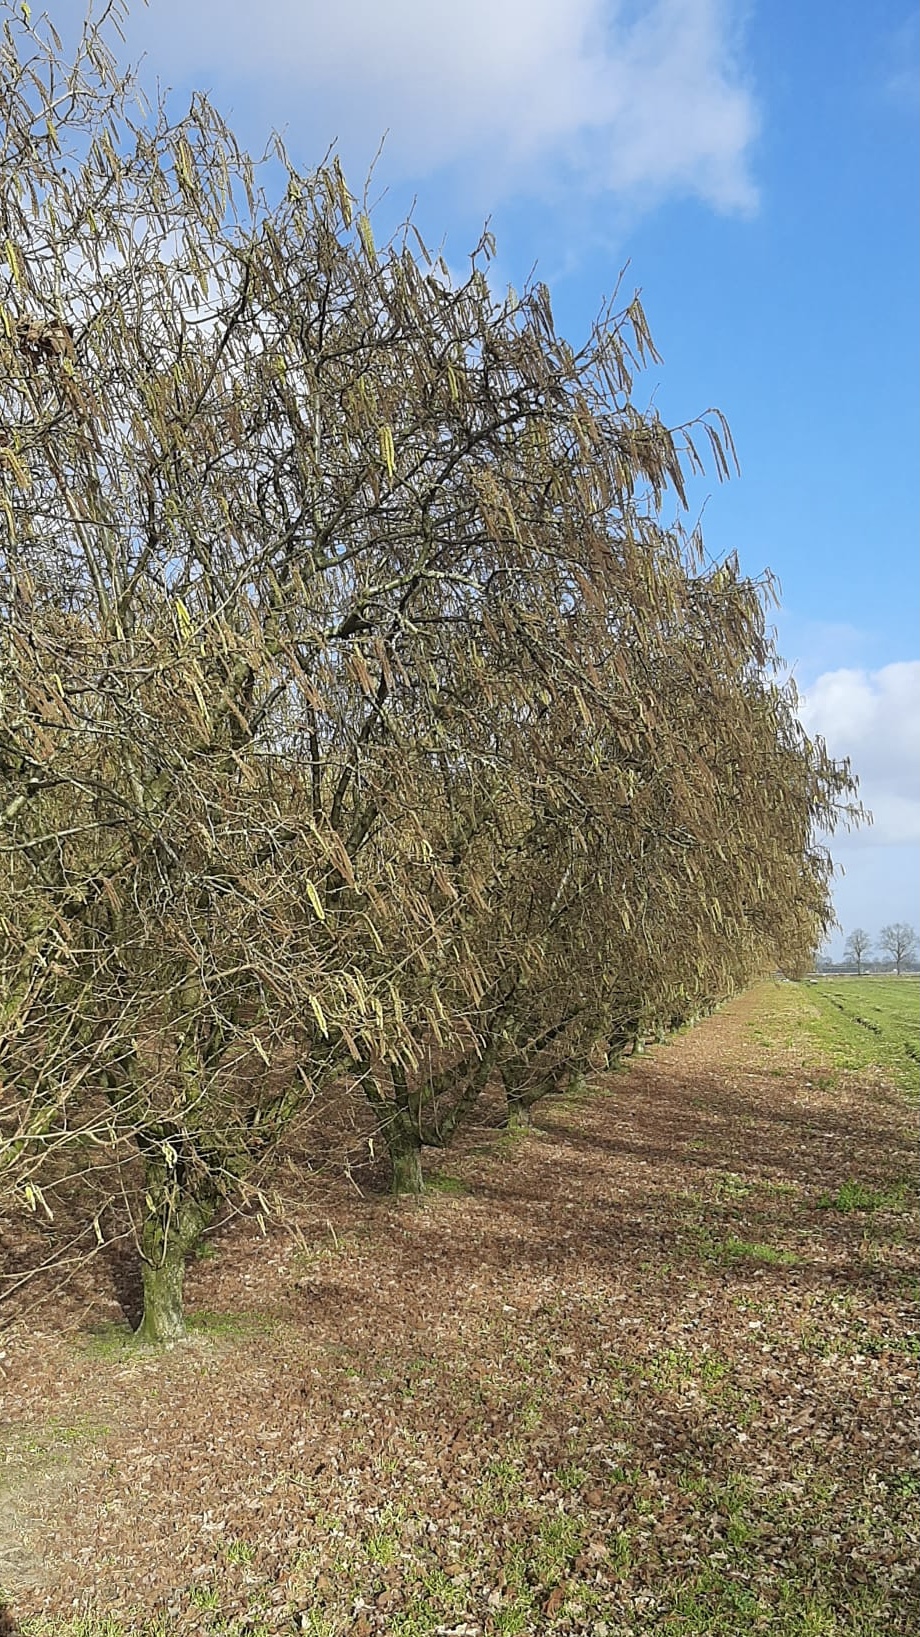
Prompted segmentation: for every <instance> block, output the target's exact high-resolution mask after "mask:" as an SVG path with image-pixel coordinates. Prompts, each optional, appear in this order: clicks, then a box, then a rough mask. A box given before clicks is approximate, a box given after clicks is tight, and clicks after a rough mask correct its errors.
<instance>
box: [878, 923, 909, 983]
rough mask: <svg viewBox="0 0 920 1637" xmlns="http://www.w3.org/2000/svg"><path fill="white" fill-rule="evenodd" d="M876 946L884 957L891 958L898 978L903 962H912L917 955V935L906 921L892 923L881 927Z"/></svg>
mask: <svg viewBox="0 0 920 1637" xmlns="http://www.w3.org/2000/svg"><path fill="white" fill-rule="evenodd" d="M878 945H879V949H883V950H884V951H885V954H886V955H890V956H891V959H892V960H893V961H894V964H895V970H896V971H897V974H898V977H900V976H901V967H902V966H903V965H904V963H905V961H912V960H913V959H914V956H915V955H916V953H917V934H916V932H915V931H914V929H913V927H912V926H908V925H907V922H906V921H892V923H891V925H890V926H883V927H882V930H881V932H880V933H879V935H878Z"/></svg>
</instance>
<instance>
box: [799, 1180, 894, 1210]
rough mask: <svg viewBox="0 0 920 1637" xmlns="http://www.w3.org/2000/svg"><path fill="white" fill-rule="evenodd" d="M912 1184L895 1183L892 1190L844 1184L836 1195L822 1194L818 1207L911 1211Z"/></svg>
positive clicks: (852, 1182) (853, 1182)
mask: <svg viewBox="0 0 920 1637" xmlns="http://www.w3.org/2000/svg"><path fill="white" fill-rule="evenodd" d="M909 1191H910V1184H909V1183H907V1182H898V1183H893V1184H892V1186H891V1187H890V1188H870V1187H869V1186H868V1185H867V1184H866V1183H863V1182H855V1181H849V1182H842V1183H841V1184H840V1187H839V1188H838V1189H837V1192H836V1193H835V1194H821V1196H820V1198H819V1199H818V1205H819V1207H820V1208H821V1209H822V1210H825V1211H829V1210H831V1211H905V1210H907V1209H909V1198H908V1195H909Z"/></svg>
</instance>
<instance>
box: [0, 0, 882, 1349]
mask: <svg viewBox="0 0 920 1637" xmlns="http://www.w3.org/2000/svg"><path fill="white" fill-rule="evenodd" d="M6 10H7V12H8V14H9V22H8V30H7V48H6V50H5V54H4V57H3V62H2V68H0V73H2V78H0V97H2V112H3V130H4V133H5V135H4V142H5V148H4V151H3V165H2V168H0V215H2V224H0V225H2V229H3V233H4V235H5V240H6V244H7V256H6V261H5V263H4V266H3V271H2V273H0V304H2V312H0V429H2V430H0V439H2V442H0V467H2V472H0V507H2V510H3V519H2V520H0V527H2V528H3V530H4V531H5V533H4V537H3V541H2V558H0V690H2V729H0V859H2V873H0V979H2V994H3V1000H2V1003H0V1070H2V1074H3V1077H4V1089H5V1091H6V1092H7V1093H8V1095H7V1099H6V1102H5V1107H4V1112H3V1115H2V1119H0V1180H3V1178H4V1177H5V1178H6V1182H7V1185H8V1186H9V1187H10V1188H12V1189H13V1190H14V1191H16V1193H17V1196H18V1197H19V1198H20V1199H21V1200H22V1201H23V1202H24V1203H25V1204H26V1205H28V1206H31V1207H32V1208H34V1209H36V1210H42V1209H46V1210H48V1211H49V1212H50V1211H51V1209H52V1205H53V1201H54V1197H55V1194H56V1193H57V1192H62V1191H66V1190H67V1188H68V1187H70V1188H72V1189H74V1190H75V1189H76V1186H77V1179H78V1178H85V1173H86V1172H87V1166H86V1163H85V1161H86V1155H87V1154H89V1155H91V1156H95V1157H96V1163H95V1164H94V1165H92V1166H91V1167H90V1168H89V1169H90V1173H91V1175H90V1178H89V1182H87V1181H86V1180H84V1182H81V1183H80V1187H81V1189H83V1190H84V1192H85V1190H86V1188H87V1187H89V1183H91V1189H90V1194H91V1198H90V1200H89V1204H88V1205H86V1206H85V1207H84V1223H85V1236H86V1238H87V1240H88V1241H93V1240H94V1239H95V1238H97V1237H98V1236H100V1235H101V1234H103V1233H104V1223H105V1221H106V1220H107V1218H106V1212H107V1210H109V1208H110V1207H111V1208H113V1209H114V1206H112V1202H113V1201H115V1200H123V1201H124V1202H125V1203H126V1208H127V1209H128V1210H129V1212H130V1217H131V1223H132V1227H133V1231H134V1234H135V1238H136V1243H137V1248H138V1255H139V1260H140V1266H141V1271H142V1278H143V1284H144V1295H145V1311H144V1319H143V1330H144V1334H145V1335H147V1336H148V1337H150V1338H151V1339H164V1338H169V1337H171V1336H176V1335H179V1334H181V1332H182V1328H183V1314H182V1280H183V1272H184V1267H185V1261H186V1257H187V1256H188V1254H189V1252H190V1251H191V1249H192V1248H193V1246H194V1244H195V1241H196V1239H197V1237H198V1236H199V1235H200V1234H201V1232H202V1231H203V1230H204V1228H205V1227H206V1225H207V1224H208V1222H209V1221H210V1220H212V1219H213V1217H214V1215H215V1213H216V1212H217V1211H218V1210H220V1209H222V1208H224V1206H226V1205H227V1204H234V1203H235V1204H236V1205H248V1206H252V1207H253V1208H258V1210H259V1211H260V1212H263V1213H264V1211H266V1210H268V1209H269V1208H270V1206H271V1198H270V1193H271V1165H272V1156H273V1154H274V1152H275V1150H276V1146H277V1144H278V1142H279V1141H281V1140H282V1138H283V1137H284V1135H285V1134H286V1133H287V1132H288V1131H289V1130H290V1128H291V1126H292V1124H293V1123H295V1122H296V1121H298V1120H300V1119H305V1118H308V1117H309V1116H310V1110H311V1108H312V1107H313V1105H314V1101H315V1099H316V1094H317V1091H318V1090H319V1089H320V1088H323V1087H324V1088H326V1089H330V1088H333V1089H334V1088H338V1090H339V1091H341V1092H342V1093H343V1094H344V1091H343V1088H344V1087H345V1086H346V1085H347V1084H349V1083H350V1084H354V1085H357V1086H359V1087H360V1088H361V1089H362V1091H363V1092H364V1094H365V1095H366V1096H367V1097H368V1099H369V1101H370V1103H371V1106H372V1107H373V1109H374V1111H375V1114H376V1117H377V1119H378V1121H379V1124H380V1130H381V1133H382V1136H383V1139H384V1141H385V1143H386V1145H387V1148H388V1151H389V1154H390V1159H391V1164H392V1171H393V1180H394V1186H395V1188H396V1189H397V1191H403V1192H410V1193H413V1192H418V1191H419V1190H420V1188H421V1186H422V1180H423V1179H422V1166H421V1153H422V1149H423V1146H424V1144H425V1143H427V1142H432V1143H443V1142H446V1141H447V1140H449V1138H450V1136H451V1134H452V1132H453V1131H454V1129H455V1128H456V1126H457V1124H458V1122H459V1121H460V1120H461V1119H462V1118H463V1117H464V1114H465V1112H466V1111H467V1110H468V1109H469V1107H470V1106H471V1105H472V1103H473V1102H474V1101H475V1099H476V1097H477V1096H479V1095H480V1093H481V1092H482V1090H483V1088H484V1086H485V1085H486V1083H487V1082H488V1080H489V1079H490V1077H494V1076H496V1075H498V1076H500V1077H501V1078H502V1079H503V1081H504V1084H505V1087H506V1090H507V1093H508V1098H509V1107H510V1108H511V1110H512V1112H514V1113H516V1114H518V1115H520V1114H522V1113H523V1112H525V1111H526V1110H527V1108H529V1106H530V1104H531V1103H532V1102H533V1101H534V1100H536V1098H537V1097H539V1096H541V1095H545V1094H546V1092H547V1091H549V1090H553V1089H556V1088H557V1087H558V1086H559V1085H560V1084H564V1083H565V1082H566V1079H567V1077H569V1076H570V1075H572V1074H573V1073H578V1072H580V1070H581V1069H582V1067H583V1065H584V1064H585V1062H586V1061H587V1060H588V1058H589V1056H590V1054H591V1052H592V1051H593V1050H594V1049H596V1048H597V1047H599V1046H601V1047H604V1048H609V1049H611V1050H614V1051H615V1050H619V1049H621V1048H622V1045H623V1043H625V1042H628V1041H629V1040H630V1039H634V1038H635V1036H636V1035H637V1034H638V1033H639V1032H641V1031H642V1030H643V1029H644V1028H647V1027H652V1028H655V1027H669V1026H671V1024H672V1023H673V1022H674V1020H675V1019H680V1018H682V1017H686V1016H688V1015H690V1014H691V1013H692V1012H693V1011H695V1010H697V1009H699V1008H700V1007H701V1006H705V1005H707V1004H711V1003H712V1002H713V1001H714V1000H715V999H717V998H718V997H719V996H721V995H723V994H725V993H728V992H730V991H731V990H732V989H733V988H734V987H737V986H738V985H740V984H743V983H745V982H747V981H749V980H750V978H751V977H752V976H753V975H755V974H756V973H758V972H759V971H761V970H763V969H765V968H766V967H769V966H770V965H774V966H775V965H776V964H788V965H790V966H794V965H795V963H796V962H800V961H801V960H802V959H803V958H804V952H806V951H808V950H810V949H811V948H812V947H813V945H814V943H815V941H816V938H817V936H819V935H820V933H821V931H822V930H823V929H824V927H825V926H826V924H827V922H828V918H829V899H828V891H827V887H828V871H829V864H828V860H827V856H826V854H825V853H823V852H822V850H821V848H820V847H819V846H818V845H817V843H816V840H815V837H816V835H817V833H818V832H819V831H820V829H821V828H822V827H823V828H831V827H832V826H833V823H834V822H835V821H836V818H837V816H838V811H839V809H840V807H841V806H844V807H846V806H847V804H848V803H849V800H850V797H851V796H852V792H853V782H852V780H851V778H850V776H849V772H848V769H847V768H846V766H845V765H844V766H840V765H838V764H835V763H833V762H831V761H830V760H829V759H828V758H827V756H826V754H825V752H824V749H823V746H822V745H821V744H820V742H818V741H815V742H812V741H809V740H807V739H806V738H805V736H804V735H803V734H802V731H801V729H800V727H799V726H798V722H797V718H796V715H795V710H794V700H793V698H792V695H791V692H790V690H789V689H788V688H787V687H786V686H784V685H780V684H779V683H777V682H776V681H775V679H774V676H773V670H772V667H773V661H774V655H773V649H772V646H771V642H770V640H769V638H768V635H767V633H766V627H765V619H764V604H765V599H766V597H767V595H768V592H769V586H768V585H764V584H757V583H755V582H752V581H750V580H748V579H747V578H746V577H744V576H743V575H741V573H740V571H739V569H738V565H737V564H736V563H734V562H728V563H725V564H722V565H720V566H719V567H717V568H712V567H704V566H703V564H702V560H701V551H700V547H699V543H698V542H697V541H696V540H695V539H687V538H685V536H684V535H683V534H682V533H681V531H680V530H679V529H665V528H663V527H662V526H661V525H660V523H659V522H658V521H657V515H658V512H659V510H660V507H661V502H662V498H663V495H664V493H665V491H666V489H668V488H669V487H670V488H671V489H672V490H673V491H674V492H676V494H677V497H678V499H679V500H683V498H684V471H685V469H687V468H689V469H690V470H700V469H701V464H702V463H701V461H700V457H699V455H698V453H697V449H696V447H695V444H694V441H693V440H694V436H695V435H696V434H695V430H694V428H693V427H692V426H689V427H685V428H679V429H677V430H676V431H672V430H669V429H668V428H666V427H665V426H664V425H663V424H662V423H661V422H660V420H659V419H658V417H657V415H656V414H655V413H654V412H653V411H648V410H645V411H640V410H638V409H637V408H636V407H635V405H634V404H633V402H632V391H633V377H634V373H635V371H636V370H637V369H638V368H640V367H641V365H642V364H643V362H644V361H646V360H648V359H650V358H654V357H655V356H656V355H655V353H654V349H653V346H652V342H651V338H650V336H649V332H648V329H647V325H646V321H645V317H644V314H643V312H642V309H641V306H640V305H639V303H638V301H635V300H634V301H632V302H629V303H627V304H626V306H625V307H624V309H623V310H622V312H618V311H616V310H615V309H614V308H613V307H609V308H607V309H605V311H604V312H603V313H602V314H601V316H600V318H599V320H598V322H597V324H596V326H595V328H594V331H593V334H592V336H591V337H590V339H589V341H588V342H587V343H586V345H585V346H584V347H583V348H582V349H581V350H580V351H578V352H576V351H574V350H573V349H572V348H571V347H570V346H569V345H568V344H567V343H566V342H565V341H564V340H563V339H562V338H560V337H559V336H558V335H557V334H556V330H555V326H554V322H553V316H552V312H551V308H550V302H549V296H548V293H547V291H546V289H545V287H544V286H542V285H540V284H534V285H532V286H529V287H528V288H527V289H526V290H525V291H524V292H523V294H522V295H521V296H520V297H515V296H513V295H511V294H509V296H508V297H507V298H506V299H505V300H503V301H496V300H495V299H494V297H493V296H492V293H491V291H490V288H489V284H488V280H487V278H486V276H485V275H486V268H487V265H488V261H489V257H490V255H491V253H492V246H491V241H490V240H489V238H488V236H485V237H484V238H483V240H482V242H481V243H480V245H479V246H478V247H477V249H476V250H475V251H474V253H473V255H472V257H471V264H470V272H469V276H468V278H467V279H466V280H465V281H463V282H462V283H461V284H459V285H456V286H455V285H453V284H452V283H451V281H450V279H449V277H448V275H447V270H446V268H444V267H443V265H441V266H438V265H436V264H434V263H433V262H432V259H431V257H430V256H429V254H428V252H427V250H426V249H425V247H424V245H422V244H421V241H420V240H417V237H416V238H413V234H414V229H412V227H411V224H410V225H408V226H407V227H406V228H405V229H404V230H403V231H401V232H400V233H399V234H397V235H396V237H395V238H394V239H393V240H392V242H390V243H389V244H387V245H383V246H378V245H376V244H375V241H374V235H373V229H372V225H371V222H370V220H369V218H368V216H367V213H366V212H365V211H364V210H362V209H361V208H360V205H359V202H358V201H357V200H356V199H355V198H354V197H353V195H352V194H351V193H350V191H349V189H348V187H347V185H346V183H345V180H344V178H343V176H342V173H341V169H340V167H339V166H338V164H337V163H336V162H335V161H333V162H332V163H331V164H329V165H327V166H324V167H323V168H321V169H320V170H319V171H317V172H316V173H314V174H312V175H309V176H304V175H301V174H299V173H298V172H297V171H296V169H295V168H294V167H293V166H292V165H291V164H290V163H289V161H288V160H287V157H286V156H285V154H284V152H283V149H281V147H280V145H279V147H278V150H277V159H278V162H279V170H280V175H281V186H280V189H278V190H276V192H275V193H274V194H271V195H270V194H269V193H268V191H267V188H268V182H266V183H265V186H264V187H263V186H262V185H261V182H260V175H259V173H258V171H257V170H256V168H255V167H254V166H253V165H252V163H251V162H250V161H249V160H248V159H247V158H246V157H245V156H244V155H241V154H240V153H239V152H238V150H237V148H236V145H235V143H234V140H233V138H232V135H231V134H230V132H229V131H228V130H227V129H226V127H225V126H224V125H223V123H222V122H221V120H220V119H219V117H218V115H217V114H216V113H215V112H214V110H213V109H211V107H210V106H209V104H208V103H207V102H206V101H205V100H204V99H202V98H196V99H195V101H194V103H193V106H192V108H191V110H190V112H189V114H188V116H187V117H186V118H185V119H184V120H181V121H179V122H178V123H175V124H171V123H170V121H169V120H168V119H167V117H166V114H165V112H164V111H163V109H157V110H156V111H155V113H154V115H153V117H152V118H151V119H150V120H149V121H147V122H146V123H145V124H143V125H140V126H136V125H135V124H133V123H132V121H131V119H130V118H129V116H128V114H127V112H126V108H127V101H126V99H127V96H128V92H129V90H130V82H129V81H128V80H127V79H125V78H124V77H122V76H120V75H119V74H118V73H117V71H116V69H115V66H114V63H113V61H112V59H111V57H110V56H109V55H108V53H107V51H106V49H105V46H104V42H103V41H102V40H101V39H100V36H99V34H98V31H96V30H94V29H92V28H90V29H88V31H87V32H86V33H85V34H84V37H83V40H82V43H81V44H80V46H79V47H78V50H77V56H76V59H75V61H74V62H66V61H64V60H63V59H62V57H61V52H60V47H59V46H58V45H57V43H56V42H55V40H54V38H53V37H52V36H51V35H50V34H48V35H43V34H42V33H41V31H40V29H33V28H32V27H31V26H30V25H29V24H28V22H27V21H24V20H23V18H22V17H21V16H20V13H19V9H18V8H15V7H12V6H7V7H6ZM17 52H18V54H17ZM60 85H66V87H67V94H66V97H63V98H62V97H61V96H59V95H58V88H59V86H60ZM49 115H51V116H52V117H51V118H50V119H49ZM55 116H56V117H55ZM271 174H272V175H277V174H278V170H276V171H275V172H273V173H271ZM23 177H27V178H28V186H27V187H24V186H23V185H22V178H23ZM270 180H271V175H270V176H269V181H270ZM413 245H414V246H415V248H414V249H413V248H411V247H412V246H413ZM700 424H701V425H702V427H703V428H704V435H706V436H708V440H709V447H710V450H711V453H712V456H713V459H714V463H715V465H716V469H717V471H718V472H719V473H720V475H725V474H726V473H727V471H728V469H729V461H730V457H731V445H730V440H729V439H728V435H727V431H726V429H725V427H724V423H723V422H722V421H721V419H720V418H719V417H718V416H715V415H710V416H708V417H707V418H705V419H704V420H703V422H702V423H700ZM80 1197H81V1198H83V1194H82V1193H81V1195H80ZM49 1202H50V1203H49Z"/></svg>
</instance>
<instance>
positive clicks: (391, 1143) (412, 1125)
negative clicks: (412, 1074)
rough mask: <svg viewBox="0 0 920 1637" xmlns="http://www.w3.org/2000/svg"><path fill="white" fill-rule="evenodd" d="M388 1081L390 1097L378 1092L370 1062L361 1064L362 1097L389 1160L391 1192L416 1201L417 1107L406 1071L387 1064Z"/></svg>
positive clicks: (421, 1183)
mask: <svg viewBox="0 0 920 1637" xmlns="http://www.w3.org/2000/svg"><path fill="white" fill-rule="evenodd" d="M390 1079H391V1080H392V1084H393V1097H392V1098H390V1097H387V1096H386V1094H385V1093H384V1092H383V1091H382V1090H381V1088H380V1083H379V1081H378V1079H377V1075H376V1072H375V1070H374V1069H373V1068H372V1066H371V1065H370V1063H365V1064H364V1065H363V1072H362V1074H361V1084H362V1086H363V1088H364V1095H365V1096H366V1098H367V1100H368V1102H369V1103H370V1105H371V1107H372V1108H373V1110H374V1113H375V1114H376V1116H377V1120H378V1123H379V1126H380V1135H381V1137H382V1138H383V1141H384V1143H385V1144H386V1150H387V1154H388V1155H389V1159H390V1171H391V1176H390V1189H391V1192H392V1193H394V1194H396V1195H402V1194H409V1195H410V1196H414V1197H415V1198H418V1196H419V1194H422V1193H424V1191H425V1178H424V1174H423V1172H422V1138H421V1132H420V1131H419V1120H418V1107H417V1105H416V1107H415V1109H413V1100H412V1098H411V1097H410V1094H409V1089H408V1084H407V1078H406V1072H405V1070H404V1069H403V1068H402V1066H401V1064H398V1063H397V1064H390Z"/></svg>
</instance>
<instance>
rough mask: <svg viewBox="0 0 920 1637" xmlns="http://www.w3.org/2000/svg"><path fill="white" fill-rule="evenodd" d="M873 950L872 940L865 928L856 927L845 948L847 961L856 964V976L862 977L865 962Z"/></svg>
mask: <svg viewBox="0 0 920 1637" xmlns="http://www.w3.org/2000/svg"><path fill="white" fill-rule="evenodd" d="M871 948H872V939H871V937H870V936H869V934H868V932H867V931H866V930H865V928H864V927H861V926H858V927H854V928H853V931H852V932H851V933H850V936H849V937H848V938H847V941H846V943H845V944H844V946H843V953H844V955H845V956H846V957H847V959H849V960H851V961H855V962H856V976H857V977H858V978H861V977H862V968H863V960H864V958H865V956H866V955H867V954H868V952H869V950H870V949H871Z"/></svg>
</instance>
